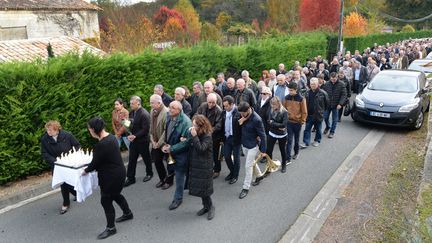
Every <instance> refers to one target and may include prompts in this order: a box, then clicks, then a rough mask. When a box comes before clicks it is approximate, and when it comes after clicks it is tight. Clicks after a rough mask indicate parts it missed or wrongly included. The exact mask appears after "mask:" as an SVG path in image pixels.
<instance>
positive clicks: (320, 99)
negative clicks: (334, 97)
mask: <svg viewBox="0 0 432 243" xmlns="http://www.w3.org/2000/svg"><path fill="white" fill-rule="evenodd" d="M312 92H313V91H312V90H308V91H307V92H306V95H305V98H306V104H307V107H308V115H309V116H312V117H313V118H314V119H315V120H317V121H322V120H323V118H324V111H326V110H328V108H329V107H330V104H329V98H328V95H327V92H325V91H324V90H322V89H320V88H318V89H317V91H316V93H315V96H314V101H313V108H312V109H309V105H310V104H311V101H310V94H311V93H312ZM311 110H312V112H311Z"/></svg>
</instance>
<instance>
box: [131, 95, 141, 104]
mask: <svg viewBox="0 0 432 243" xmlns="http://www.w3.org/2000/svg"><path fill="white" fill-rule="evenodd" d="M130 100H131V101H132V100H135V101H137V102H138V103H139V104H140V105H141V104H142V102H141V98H140V97H139V96H137V95H134V96H132V97H131V98H130Z"/></svg>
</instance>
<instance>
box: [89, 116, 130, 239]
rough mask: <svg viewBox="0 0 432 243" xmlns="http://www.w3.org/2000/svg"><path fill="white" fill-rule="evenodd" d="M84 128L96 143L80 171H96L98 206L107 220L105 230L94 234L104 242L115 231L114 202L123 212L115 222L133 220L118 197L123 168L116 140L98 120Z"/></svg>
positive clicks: (123, 174) (121, 183) (123, 178)
mask: <svg viewBox="0 0 432 243" xmlns="http://www.w3.org/2000/svg"><path fill="white" fill-rule="evenodd" d="M87 128H88V130H89V132H90V134H91V136H92V137H94V138H96V139H98V140H99V142H98V143H97V144H96V145H95V147H94V150H93V160H92V162H91V163H90V164H89V166H88V167H87V168H86V169H85V170H84V171H83V173H82V174H83V175H86V174H87V173H88V172H91V171H94V170H96V171H97V172H98V179H99V186H100V189H101V204H102V207H103V208H104V211H105V217H106V220H107V227H106V229H105V230H104V231H103V232H102V233H100V234H99V235H98V237H97V238H98V239H105V238H107V237H109V236H111V235H113V234H115V233H117V230H116V228H115V225H114V219H115V210H114V206H113V204H112V202H113V201H115V202H116V203H117V204H118V205H119V206H120V208H121V209H122V210H123V215H122V216H121V217H119V218H117V219H116V220H115V222H117V223H119V222H123V221H125V220H129V219H132V218H133V214H132V211H131V210H130V209H129V205H128V203H127V201H126V199H125V198H124V196H123V195H122V194H121V191H122V189H123V185H124V182H125V179H126V169H125V167H124V165H123V160H122V158H121V154H120V150H119V147H118V143H117V139H116V137H115V136H114V135H112V134H109V133H108V132H107V131H105V122H104V120H103V119H102V118H100V117H94V118H92V119H91V120H90V121H89V122H88V124H87Z"/></svg>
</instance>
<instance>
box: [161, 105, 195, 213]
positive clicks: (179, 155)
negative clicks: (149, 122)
mask: <svg viewBox="0 0 432 243" xmlns="http://www.w3.org/2000/svg"><path fill="white" fill-rule="evenodd" d="M182 110H183V107H182V105H181V104H180V102H178V101H173V102H171V104H170V106H169V115H168V116H167V125H166V126H167V127H166V132H165V135H166V140H165V142H166V144H165V145H164V146H163V147H162V151H163V152H164V153H167V154H170V155H171V156H172V158H173V159H174V161H175V164H170V165H168V174H169V176H168V179H167V181H168V182H167V184H172V178H173V177H172V175H173V174H174V173H175V178H176V186H175V188H176V189H175V193H174V199H173V201H172V203H171V205H170V206H169V210H174V209H176V208H178V207H179V206H180V204H181V203H182V201H183V190H184V184H185V177H186V172H187V170H188V166H189V164H188V153H189V145H190V140H191V137H190V132H189V128H190V127H192V122H191V120H190V119H189V117H188V116H186V115H185V114H184V113H183V111H182ZM167 184H166V185H167Z"/></svg>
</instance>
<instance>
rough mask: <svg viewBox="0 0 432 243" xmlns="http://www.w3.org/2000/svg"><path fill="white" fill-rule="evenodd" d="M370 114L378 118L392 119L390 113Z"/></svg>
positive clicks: (372, 112) (373, 112)
mask: <svg viewBox="0 0 432 243" xmlns="http://www.w3.org/2000/svg"><path fill="white" fill-rule="evenodd" d="M369 114H370V115H371V116H376V117H383V118H390V114H389V113H382V112H375V111H371V112H370V113H369Z"/></svg>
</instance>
